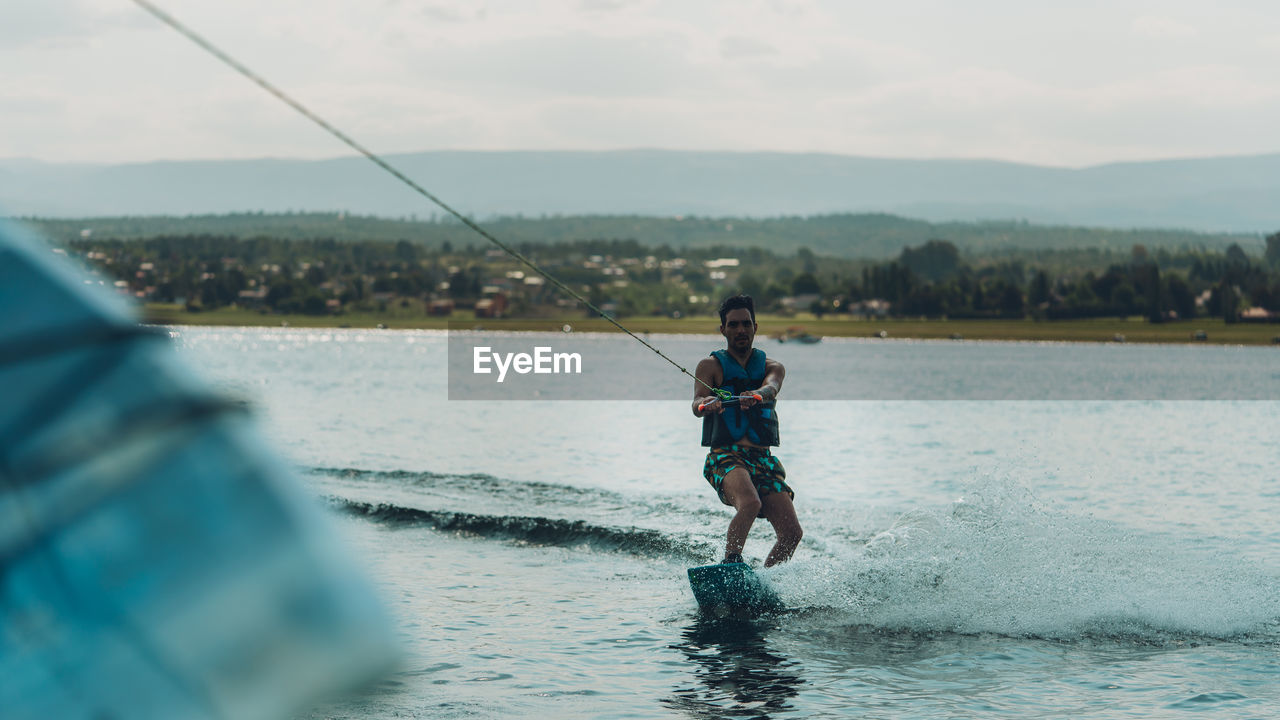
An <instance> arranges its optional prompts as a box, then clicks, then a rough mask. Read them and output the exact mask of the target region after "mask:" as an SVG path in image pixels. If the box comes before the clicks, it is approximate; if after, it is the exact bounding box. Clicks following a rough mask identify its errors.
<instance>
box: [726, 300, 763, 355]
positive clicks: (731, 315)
mask: <svg viewBox="0 0 1280 720" xmlns="http://www.w3.org/2000/svg"><path fill="white" fill-rule="evenodd" d="M720 334H721V335H724V338H725V339H726V340H728V341H729V348H730V349H732V350H747V349H749V348H750V347H751V343H752V341H754V340H755V338H756V324H755V323H754V322H752V321H751V311H750V310H747V309H746V308H737V309H735V310H730V311H729V312H727V313H725V316H724V324H723V325H721V326H720Z"/></svg>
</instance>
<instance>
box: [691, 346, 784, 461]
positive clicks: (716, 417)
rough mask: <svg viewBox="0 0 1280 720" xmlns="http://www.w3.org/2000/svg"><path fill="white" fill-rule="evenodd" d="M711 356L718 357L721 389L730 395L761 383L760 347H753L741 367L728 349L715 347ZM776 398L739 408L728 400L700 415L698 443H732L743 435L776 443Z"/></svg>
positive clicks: (756, 441) (762, 366)
mask: <svg viewBox="0 0 1280 720" xmlns="http://www.w3.org/2000/svg"><path fill="white" fill-rule="evenodd" d="M711 355H712V357H714V358H715V359H717V360H719V361H720V371H721V372H722V373H723V376H724V381H723V382H722V383H721V385H720V388H721V389H722V390H728V391H729V392H731V393H733V394H734V395H748V394H750V393H752V392H754V391H756V390H758V389H759V388H760V386H761V385H763V384H764V374H765V373H764V351H763V350H760V349H758V348H757V349H753V350H752V351H751V358H750V359H748V360H747V366H746V367H745V368H744V367H742V366H741V365H739V364H738V361H737V360H734V359H733V356H732V355H730V354H729V351H728V350H716V351H715V352H713V353H711ZM776 404H777V402H776V400H770V401H768V402H764V403H756V404H755V405H752V406H751V408H750V409H748V410H746V411H743V410H742V409H741V408H739V407H738V405H737V403H728V404H726V405H725V410H724V412H722V413H719V414H715V413H713V414H710V415H705V416H703V418H702V444H703V445H704V446H705V447H721V446H723V445H733V444H734V443H736V442H738V441H740V440H742V438H743V437H744V436H745V437H746V438H747V439H748V440H750V441H751V442H753V443H755V444H757V445H777V444H778V442H779V441H778V413H777V411H775V410H774V406H775V405H776Z"/></svg>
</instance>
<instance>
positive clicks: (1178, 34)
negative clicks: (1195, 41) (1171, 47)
mask: <svg viewBox="0 0 1280 720" xmlns="http://www.w3.org/2000/svg"><path fill="white" fill-rule="evenodd" d="M1132 27H1133V31H1134V32H1135V33H1137V34H1138V35H1142V36H1145V37H1153V38H1191V37H1195V36H1196V35H1199V34H1200V31H1199V30H1197V29H1196V28H1195V27H1194V26H1192V25H1189V24H1187V23H1185V22H1180V21H1178V20H1175V19H1173V18H1170V17H1165V16H1162V15H1140V16H1138V17H1136V18H1134V19H1133V24H1132Z"/></svg>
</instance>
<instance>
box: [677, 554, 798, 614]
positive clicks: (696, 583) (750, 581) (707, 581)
mask: <svg viewBox="0 0 1280 720" xmlns="http://www.w3.org/2000/svg"><path fill="white" fill-rule="evenodd" d="M689 587H690V588H692V589H693V597H694V598H696V599H697V601H698V607H700V608H702V609H703V610H705V611H710V612H717V613H724V612H737V611H743V610H745V611H748V612H763V611H766V610H778V609H781V608H782V599H781V598H779V597H778V594H777V593H776V592H774V590H773V588H771V587H769V586H768V585H767V584H765V582H764V581H763V580H761V579H760V577H759V576H758V575H756V574H755V573H754V572H752V570H751V568H750V567H748V566H747V564H746V563H718V564H716V565H703V566H702V567H695V568H689Z"/></svg>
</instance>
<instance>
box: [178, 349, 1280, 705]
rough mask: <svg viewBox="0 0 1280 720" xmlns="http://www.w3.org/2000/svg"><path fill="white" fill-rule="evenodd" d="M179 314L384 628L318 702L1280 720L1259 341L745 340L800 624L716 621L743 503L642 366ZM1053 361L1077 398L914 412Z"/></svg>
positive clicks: (758, 545)
mask: <svg viewBox="0 0 1280 720" xmlns="http://www.w3.org/2000/svg"><path fill="white" fill-rule="evenodd" d="M179 332H180V337H179V340H178V346H179V351H180V352H181V353H182V354H183V355H184V356H185V357H186V358H187V359H188V360H189V361H190V362H191V363H192V364H193V365H195V366H196V367H197V369H198V370H199V371H200V372H201V373H202V374H204V375H205V376H207V377H209V378H211V379H212V380H213V381H214V383H215V384H216V385H217V386H219V387H220V388H222V389H224V390H225V391H227V392H229V393H231V394H233V395H236V396H239V397H241V398H244V399H246V400H248V401H249V402H250V403H251V404H252V406H253V407H255V408H256V411H257V414H258V416H259V425H260V427H261V429H262V432H263V433H264V434H265V435H266V437H267V438H268V439H269V440H271V441H272V442H274V443H275V444H276V445H277V446H278V447H280V448H281V450H282V452H284V453H285V454H286V455H287V456H288V457H289V458H291V459H292V461H293V462H294V463H295V464H296V465H297V466H298V468H299V474H300V476H301V477H302V479H303V481H304V483H306V484H307V485H308V486H309V487H310V488H311V489H312V490H313V491H314V493H315V495H316V496H317V497H318V498H320V499H321V500H322V501H324V502H326V503H327V504H328V505H329V506H330V507H332V508H333V509H334V518H335V522H336V524H337V526H338V527H339V528H340V529H341V530H343V531H344V532H345V533H346V534H347V535H348V536H349V537H350V539H351V544H352V545H353V548H354V550H355V552H357V553H358V554H359V555H361V556H363V558H364V559H365V561H366V564H367V566H368V568H369V571H370V572H371V574H372V575H373V576H374V577H375V579H376V580H377V581H378V583H379V584H380V585H381V587H382V588H383V590H384V592H385V596H386V598H387V601H388V604H389V605H390V606H391V607H392V608H393V611H394V612H395V614H396V616H397V617H398V619H399V622H400V629H401V634H402V637H403V640H404V646H405V651H404V655H405V659H404V663H403V665H402V668H401V670H400V671H399V672H398V673H396V674H395V675H393V676H391V677H390V678H388V679H387V680H386V681H384V682H383V683H381V684H380V685H379V686H378V687H376V688H374V689H373V690H371V691H370V692H369V693H368V694H366V695H362V696H360V697H358V698H352V699H348V700H344V701H338V702H335V703H332V704H330V705H328V706H325V707H323V708H320V709H318V710H317V711H316V712H315V714H314V715H313V717H352V718H391V717H446V718H448V717H459V718H461V717H467V718H471V717H480V718H509V717H584V718H622V717H634V718H656V717H709V718H716V717H725V718H729V717H733V718H743V717H747V718H752V717H760V718H762V717H796V718H800V717H805V718H809V717H832V718H836V717H839V718H846V717H876V718H920V717H1006V718H1024V717H1094V718H1128V717H1145V718H1151V717H1178V716H1181V715H1183V714H1193V715H1195V716H1197V717H1204V716H1208V717H1232V718H1236V717H1280V655H1278V654H1277V651H1278V650H1280V559H1278V558H1280V553H1278V551H1280V522H1277V518H1280V477H1278V476H1280V471H1277V468H1278V467H1280V445H1278V444H1277V443H1276V442H1275V440H1274V437H1275V435H1276V430H1277V427H1280V424H1278V422H1277V421H1278V420H1280V417H1278V414H1280V402H1276V401H1275V398H1276V397H1277V392H1278V391H1280V387H1277V385H1278V384H1280V355H1278V354H1277V353H1278V352H1280V351H1277V350H1275V349H1272V348H1206V347H1195V348H1190V347H1139V346H1120V347H1112V346H1086V345H1056V346H1049V347H1048V349H1047V350H1046V349H1044V348H1040V349H1039V350H1035V349H1032V350H1029V351H1026V352H1023V351H1012V350H1011V349H1010V346H1009V345H1008V344H998V343H992V344H986V343H906V342H903V343H896V342H893V341H889V342H887V343H886V342H880V343H868V342H861V343H860V342H857V341H849V342H846V343H841V342H838V341H837V342H833V341H830V340H828V341H824V342H823V343H821V344H819V345H813V346H795V345H779V344H776V343H773V342H772V341H762V342H761V346H762V347H763V348H764V349H765V350H766V351H767V352H769V353H770V354H771V355H772V356H774V357H777V358H778V359H780V360H781V361H782V362H783V363H785V364H786V365H787V368H788V380H787V387H786V388H785V389H784V393H783V399H782V400H781V401H780V402H779V414H780V416H781V418H782V427H783V438H784V441H783V443H784V444H783V446H782V447H780V448H779V449H778V456H779V457H780V458H781V459H782V461H783V462H784V464H785V465H786V467H787V472H788V480H789V482H790V483H791V484H792V485H793V487H794V488H795V490H796V492H797V496H796V506H797V508H798V510H799V513H800V518H801V521H802V523H803V524H804V526H805V530H806V535H805V540H804V542H803V544H802V546H801V549H800V550H799V551H798V553H797V555H796V557H795V559H794V560H793V561H792V562H791V563H788V564H786V565H783V566H780V567H779V568H776V569H771V570H768V571H764V572H763V573H762V574H763V575H764V576H765V577H766V578H768V579H769V580H770V581H771V582H772V583H773V584H774V585H775V587H776V588H777V589H778V591H779V592H780V594H781V595H782V597H783V598H784V600H785V601H786V604H787V605H788V608H789V609H788V610H787V611H786V612H783V613H780V614H777V615H773V616H767V617H762V618H757V619H754V620H742V619H739V620H734V619H720V620H717V619H712V618H704V617H701V616H700V615H699V614H698V612H697V610H696V606H695V604H694V602H693V597H692V594H691V593H690V592H689V589H688V585H687V582H686V579H685V576H684V570H685V568H687V567H689V566H691V565H694V564H703V563H706V562H711V561H714V560H716V559H718V556H719V553H720V552H721V550H722V537H723V533H724V530H725V527H726V524H727V522H728V517H729V515H728V509H727V508H725V507H724V506H722V505H720V503H719V502H718V501H717V500H716V499H715V496H714V494H712V492H711V490H710V488H709V487H708V486H707V485H706V483H705V481H704V480H703V479H702V477H701V466H702V458H703V454H704V451H703V450H702V449H701V448H700V447H699V445H698V442H699V439H700V427H699V425H698V422H699V421H697V420H696V419H694V418H693V417H691V415H690V414H689V406H688V396H689V394H690V393H691V390H692V383H691V382H690V381H688V379H687V378H685V377H684V376H682V375H680V373H679V372H678V371H676V370H674V369H673V368H671V367H670V366H669V365H665V363H663V362H662V361H661V360H660V359H658V358H656V356H652V362H653V365H652V368H653V369H652V373H653V375H652V377H650V376H649V375H645V376H643V377H623V378H619V380H618V382H619V383H621V384H622V385H623V386H631V388H632V390H633V391H632V392H628V393H625V396H626V397H628V398H632V399H627V400H616V399H615V400H598V401H590V400H583V401H544V402H538V401H524V402H481V401H460V400H453V401H450V400H448V399H447V398H448V385H447V372H446V361H445V356H446V352H445V350H446V343H447V340H446V338H445V336H444V335H442V334H433V333H429V332H390V331H360V330H336V331H335V330H325V331H304V330H262V329H196V328H183V329H181V330H180V331H179ZM651 341H652V342H654V343H655V344H657V345H659V346H661V347H662V348H663V349H664V350H666V351H667V352H669V353H670V354H672V355H673V356H674V357H676V358H677V359H678V360H679V361H680V362H682V363H687V365H688V366H690V367H691V366H692V365H693V364H694V363H696V362H697V360H698V358H699V357H701V356H703V355H705V353H706V352H708V351H709V350H711V349H714V348H715V347H716V346H717V345H718V344H719V343H722V342H723V340H721V339H720V338H718V337H715V336H707V337H699V338H690V337H680V338H676V337H655V338H651ZM717 341H719V342H717ZM604 347H605V348H606V352H614V353H617V354H618V357H619V358H621V357H624V356H625V357H627V358H633V356H634V353H635V352H636V344H635V342H634V341H633V340H630V339H629V338H615V339H611V340H609V341H607V342H605V343H604ZM645 352H647V351H645ZM1045 358H1053V362H1057V363H1061V367H1063V368H1070V375H1071V378H1070V382H1071V383H1075V385H1072V387H1073V388H1075V389H1073V390H1072V391H1071V392H1079V393H1080V397H1085V398H1088V399H1086V400H1071V399H1062V396H1061V395H1057V394H1054V393H1046V394H1044V395H1040V396H1038V397H1041V398H1056V399H1050V400H1046V399H1032V400H1016V399H1014V400H993V399H977V400H974V399H969V400H964V399H960V400H942V399H931V398H938V397H962V398H963V397H986V398H991V397H1008V396H1012V397H1015V398H1016V397H1017V395H1016V394H1012V395H1008V394H1003V395H1002V394H999V393H996V392H994V391H993V392H990V393H986V394H985V395H984V394H983V393H981V392H980V393H977V394H974V393H972V392H969V393H968V394H966V393H965V392H955V393H951V392H950V391H948V390H946V389H947V388H955V387H964V386H966V384H967V385H969V386H972V385H973V384H974V383H975V378H977V379H983V380H982V382H983V383H985V384H986V385H988V386H994V385H996V384H998V383H999V381H1000V377H1002V376H1009V375H1018V374H1024V373H1029V374H1030V375H1029V376H1034V375H1035V373H1037V372H1041V373H1042V372H1043V367H1042V365H1043V363H1045V362H1048V360H1046V359H1045ZM1033 365H1040V366H1041V367H1032V366H1033ZM1091 368H1093V369H1095V370H1096V372H1094V373H1093V374H1096V376H1097V377H1099V378H1102V379H1101V380H1100V381H1099V382H1100V383H1101V385H1105V387H1104V386H1101V385H1100V386H1099V387H1093V388H1089V387H1083V386H1081V385H1080V383H1081V382H1082V380H1081V378H1085V379H1087V378H1089V377H1090V376H1091ZM855 376H856V378H857V382H856V383H853V382H852V381H851V379H852V378H854V377H855ZM912 377H914V378H924V379H923V380H921V381H920V382H924V383H925V384H926V385H928V386H929V387H931V388H933V389H932V390H931V391H930V393H932V396H930V397H925V398H924V399H916V400H893V399H881V400H874V401H869V400H857V399H855V398H852V397H850V395H851V392H849V391H847V390H844V391H841V392H827V391H826V388H828V387H833V386H835V385H837V384H840V383H842V382H843V383H844V385H843V386H842V387H845V388H847V387H853V386H855V385H857V386H860V387H871V388H877V389H878V393H876V394H873V396H876V397H882V398H883V397H912V395H910V394H909V393H907V392H906V391H903V392H901V393H899V394H896V395H895V394H894V393H887V394H886V393H885V392H884V389H885V388H902V387H908V386H911V384H910V383H909V382H908V380H910V378H912ZM1117 378H1121V379H1123V378H1130V379H1129V380H1118V379H1117ZM1064 382H1065V380H1064ZM917 386H918V383H917ZM1121 386H1123V388H1122V387H1121ZM1224 386H1230V387H1231V388H1232V389H1231V390H1230V391H1229V392H1220V391H1221V388H1222V387H1224ZM1134 388H1138V389H1137V390H1135V389H1134ZM1188 388H1191V389H1190V390H1189V389H1188ZM824 393H825V395H829V396H832V397H839V398H842V399H832V400H808V399H799V400H795V399H793V400H791V401H789V402H788V399H787V398H788V397H789V396H798V397H814V396H817V397H822V396H824ZM1215 393H1217V394H1215ZM602 395H608V396H609V397H613V398H617V397H622V396H623V395H619V394H618V393H616V392H611V393H602ZM586 396H590V393H587V395H586ZM650 396H652V397H653V399H652V400H643V399H640V398H644V397H650ZM1113 396H1114V397H1124V398H1127V399H1124V400H1107V399H1105V398H1107V397H1113ZM1187 397H1229V398H1232V399H1229V400H1213V401H1204V400H1201V401H1189V400H1185V399H1182V398H1187ZM1251 398H1260V400H1254V399H1251ZM770 536H771V530H770V528H769V527H768V525H767V523H764V522H763V521H762V522H761V523H760V524H759V525H757V527H756V528H755V529H754V531H753V533H752V536H751V540H750V542H749V543H748V548H747V555H748V557H749V558H750V559H752V560H753V562H754V563H755V564H756V565H757V566H758V565H759V561H760V559H761V558H762V557H763V556H764V554H765V553H766V552H767V550H768V547H769V544H770V542H771V537H770Z"/></svg>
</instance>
